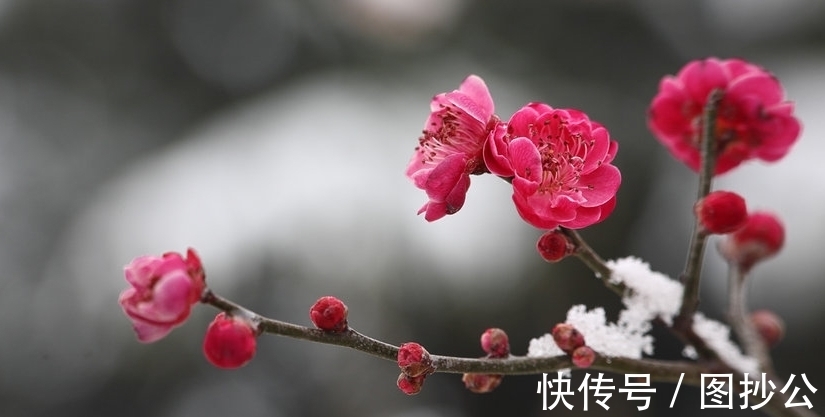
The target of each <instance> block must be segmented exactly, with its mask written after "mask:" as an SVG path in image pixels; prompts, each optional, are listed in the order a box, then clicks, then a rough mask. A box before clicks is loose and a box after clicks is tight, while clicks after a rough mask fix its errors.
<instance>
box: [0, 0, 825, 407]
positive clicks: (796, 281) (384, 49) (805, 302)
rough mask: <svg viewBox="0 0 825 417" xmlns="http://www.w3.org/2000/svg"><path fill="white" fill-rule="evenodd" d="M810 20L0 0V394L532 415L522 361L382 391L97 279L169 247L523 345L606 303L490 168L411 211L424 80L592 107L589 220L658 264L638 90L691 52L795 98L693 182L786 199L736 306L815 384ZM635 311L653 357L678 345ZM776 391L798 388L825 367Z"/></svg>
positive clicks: (461, 5)
mask: <svg viewBox="0 0 825 417" xmlns="http://www.w3.org/2000/svg"><path fill="white" fill-rule="evenodd" d="M823 18H825V3H822V2H820V1H816V0H786V1H782V2H777V1H769V0H759V1H753V0H704V1H672V2H659V1H655V0H635V1H634V0H625V1H619V0H614V1H608V0H586V1H576V2H562V1H545V0H516V1H508V2H503V1H501V2H494V1H472V0H421V1H415V2H412V1H405V0H234V1H231V2H227V1H219V0H199V1H198V0H168V1H162V0H106V1H103V0H75V1H58V0H0V268H1V269H0V271H2V272H0V305H2V313H3V314H2V315H0V416H3V417H16V416H32V417H39V416H55V415H59V416H96V415H101V416H103V415H107V416H108V415H112V416H115V415H116V416H161V417H165V416H169V417H172V416H175V417H190V416H225V415H232V416H239V417H246V416H250V417H255V416H270V417H273V416H316V415H342V416H361V415H366V416H399V417H412V416H414V417H426V416H487V415H490V416H492V415H522V416H534V415H535V416H537V415H544V414H546V412H542V411H541V399H540V397H539V396H538V395H537V394H535V388H536V382H537V381H538V380H539V379H540V376H523V377H507V378H505V380H504V382H503V384H502V386H501V387H499V389H498V390H497V391H496V392H494V393H492V394H489V395H474V394H471V393H469V392H467V391H466V390H465V389H464V388H463V386H462V384H461V382H460V381H459V377H458V376H455V375H442V374H439V375H435V376H433V377H430V378H429V379H428V380H427V383H426V385H425V387H424V390H423V392H422V393H421V394H420V395H418V396H416V397H406V396H404V395H403V394H401V393H400V392H399V391H398V390H397V389H396V388H395V378H396V376H397V374H398V370H397V368H396V367H395V365H394V364H392V363H390V362H385V361H382V360H379V359H375V358H372V357H368V356H366V355H363V354H361V353H358V352H354V351H350V350H345V349H340V348H334V347H329V346H320V345H312V344H308V343H305V342H297V341H294V340H289V339H285V338H281V337H275V336H264V337H262V338H260V339H259V351H258V355H257V356H256V358H255V360H254V361H253V362H252V363H251V364H250V365H249V366H247V367H245V368H242V369H240V370H236V371H229V372H228V371H221V370H218V369H215V368H213V367H211V366H210V365H209V364H208V363H207V362H206V361H205V360H204V359H203V358H202V354H201V350H200V349H201V347H200V345H201V338H202V334H203V330H204V329H205V327H206V324H207V323H208V322H209V321H210V320H211V318H212V317H213V316H214V314H215V311H214V310H213V309H210V308H206V307H198V308H196V309H195V311H194V313H193V315H192V317H191V318H190V320H189V321H188V322H187V323H186V325H185V326H184V327H181V328H179V329H177V330H175V331H174V332H173V333H172V334H171V335H170V336H169V337H167V338H166V339H164V340H162V341H161V342H158V343H156V344H153V345H141V344H139V343H137V342H136V340H135V338H134V335H133V334H132V331H131V328H130V326H129V323H128V321H127V320H126V319H125V317H124V316H123V315H122V313H121V312H120V309H119V306H118V305H117V302H116V300H117V295H118V293H119V292H120V290H121V289H122V288H124V287H125V282H124V280H123V277H122V267H123V265H124V264H126V263H127V262H129V260H131V259H132V258H133V257H135V256H137V255H141V254H147V253H155V254H157V253H162V252H165V251H170V250H174V251H184V250H185V249H186V248H187V247H190V246H191V247H194V248H196V249H197V250H198V251H199V253H200V254H201V256H202V258H203V260H204V263H205V267H206V270H207V276H208V281H209V283H210V286H212V287H213V288H214V289H215V290H216V291H218V292H219V293H221V294H224V295H226V296H229V297H230V298H232V299H234V300H237V301H238V302H240V303H242V304H244V305H246V306H248V307H250V308H252V309H253V310H256V311H258V312H260V313H261V314H264V315H268V316H272V317H276V318H280V319H283V320H288V321H293V322H297V323H302V324H308V322H309V321H308V318H307V310H308V308H309V306H310V305H311V304H312V302H313V301H314V300H315V299H317V298H318V297H320V296H322V295H327V294H334V295H337V296H339V297H340V298H342V299H343V300H344V301H345V302H347V304H348V305H349V306H350V314H351V315H350V323H351V324H352V326H353V327H355V328H356V329H358V330H361V331H363V332H364V333H367V334H370V335H372V336H375V337H377V338H380V339H382V340H385V341H388V342H391V343H395V344H399V343H403V342H405V341H409V340H415V341H418V342H420V343H422V344H423V345H424V346H426V347H427V348H428V349H429V350H430V351H431V352H436V353H441V354H451V355H465V356H478V355H480V354H481V350H480V348H479V347H478V336H479V335H480V334H481V332H482V331H483V330H484V329H485V328H487V327H491V326H497V327H502V328H504V329H506V330H507V331H508V333H509V334H510V338H511V343H512V347H513V350H514V352H515V353H518V354H523V353H524V352H525V351H526V349H527V343H528V341H529V340H530V338H532V337H536V336H539V335H541V334H543V333H544V332H546V331H548V330H549V329H550V328H551V326H552V325H553V324H554V323H556V322H559V321H563V320H564V314H565V312H566V311H567V309H568V308H569V307H570V306H571V305H572V304H576V303H584V304H586V305H588V306H589V307H591V308H592V307H595V306H599V305H602V306H606V307H607V308H608V310H609V311H612V312H615V311H617V308H618V307H619V306H618V302H617V300H616V299H615V297H614V296H612V294H610V293H608V291H606V290H605V289H604V288H603V287H602V286H601V285H600V284H599V283H598V281H596V280H594V279H593V278H592V275H591V274H590V273H589V272H588V271H587V270H586V269H585V268H584V267H582V266H581V265H579V264H577V263H576V262H575V261H573V260H570V261H567V262H563V263H561V264H556V265H548V264H545V263H543V262H542V261H541V260H540V259H539V258H538V256H537V254H536V253H535V250H534V249H533V245H534V242H535V239H536V238H537V237H538V235H539V233H540V232H539V231H537V230H534V229H532V228H531V227H529V226H527V225H526V224H524V223H523V222H522V221H521V220H520V219H519V218H518V216H517V215H516V213H515V210H514V208H513V207H512V204H511V202H510V197H509V196H510V191H509V189H508V185H507V184H506V183H504V182H502V181H500V180H496V179H495V178H492V177H489V176H485V177H480V178H474V179H473V185H472V187H471V189H470V192H469V195H468V200H467V203H466V205H465V207H464V209H462V211H461V212H460V213H459V214H458V215H455V216H451V217H448V218H446V219H443V220H440V221H438V222H436V223H432V224H428V223H426V222H425V221H424V220H423V219H422V218H421V217H416V216H415V211H416V210H417V209H418V208H419V207H420V205H421V204H422V203H423V202H424V200H425V197H424V194H423V193H422V192H421V191H419V190H416V189H415V188H414V187H413V186H412V185H411V184H410V183H409V181H408V180H407V179H406V178H404V176H403V172H404V168H405V167H406V163H407V161H408V158H409V157H410V155H411V153H412V148H413V147H414V146H415V143H416V142H415V141H416V138H417V137H418V133H419V131H420V129H421V127H422V125H423V122H424V120H425V118H426V116H427V110H428V103H429V99H430V97H431V96H432V95H433V94H435V93H437V92H441V91H447V90H451V89H454V88H456V87H457V85H458V84H459V83H460V82H461V80H462V79H463V78H464V77H465V76H466V75H467V74H470V73H476V74H479V75H481V76H482V77H484V78H485V80H486V81H487V83H488V86H489V87H490V90H491V92H492V94H493V97H494V98H495V100H496V106H497V108H496V111H497V113H498V114H499V115H501V116H502V117H505V118H506V117H508V116H509V115H510V114H511V113H512V112H513V111H514V110H516V109H517V108H518V107H519V106H520V105H522V104H523V103H525V102H528V101H534V100H540V101H545V102H548V103H550V104H552V105H554V106H558V107H575V108H580V109H583V110H585V111H586V112H588V114H589V115H590V116H591V118H593V119H595V120H598V121H600V122H602V123H603V124H605V125H606V126H607V127H608V129H609V130H610V132H611V135H612V136H613V137H614V138H615V139H616V140H618V141H619V142H620V150H619V156H618V158H617V160H616V164H617V165H618V166H619V167H620V168H621V169H622V173H623V178H624V181H623V185H622V189H621V191H620V194H619V206H618V208H617V210H616V212H615V213H614V215H612V216H611V217H610V218H609V219H608V220H607V221H606V222H604V223H602V224H600V225H598V226H596V227H593V228H590V229H588V230H586V231H584V235H585V236H586V237H587V238H588V240H589V241H590V242H591V244H592V245H593V246H594V247H595V248H596V249H597V250H598V251H599V252H600V253H601V254H602V255H603V256H605V257H607V258H614V257H619V256H627V255H630V254H634V255H637V256H640V257H642V258H644V259H646V260H648V261H649V262H650V263H651V264H652V266H653V268H654V269H656V270H659V271H662V272H665V273H667V274H670V275H676V274H678V272H679V271H680V269H681V268H682V266H683V257H684V253H685V251H686V247H687V235H688V233H689V229H690V227H691V223H692V220H691V208H690V207H691V204H692V202H691V197H692V196H693V195H694V188H695V178H694V176H693V174H692V173H691V172H689V171H688V170H687V169H686V168H684V167H683V166H681V165H679V164H678V163H676V162H675V161H674V160H673V159H672V158H671V157H670V156H669V155H668V154H667V152H666V151H665V150H664V149H663V148H661V147H660V146H659V145H658V144H657V143H656V141H655V140H654V139H653V138H652V136H651V135H650V134H649V133H648V132H647V130H646V128H645V110H646V107H647V105H648V103H649V101H650V99H651V98H652V96H653V95H654V94H655V92H656V88H657V84H658V81H659V79H660V78H661V77H662V76H663V75H664V74H668V73H674V72H675V71H677V70H678V69H679V68H680V67H681V66H682V65H683V64H684V63H685V62H687V61H688V60H690V59H696V58H702V57H706V56H711V55H713V56H719V57H731V56H740V57H745V58H747V59H749V60H752V61H754V62H757V63H760V64H762V65H764V66H765V67H767V68H769V69H770V70H771V71H773V72H774V73H775V74H777V76H779V78H780V79H781V80H782V81H783V82H784V84H785V86H786V88H787V90H788V95H789V97H790V98H792V99H793V100H795V101H796V102H797V106H798V107H797V108H798V115H799V117H800V118H801V119H802V122H803V125H804V132H803V136H802V138H801V139H800V142H799V143H798V144H797V146H796V147H795V148H794V150H793V151H792V153H791V154H790V155H789V156H788V157H787V158H786V159H785V160H783V161H782V162H780V163H778V164H774V165H771V166H767V165H764V164H760V163H751V164H749V165H748V166H746V167H743V168H742V169H739V170H737V171H736V172H734V173H731V174H730V175H726V176H724V177H723V178H722V179H721V180H720V182H719V184H718V187H726V188H730V189H734V190H737V191H740V192H741V193H742V194H743V195H745V196H746V198H747V199H748V202H749V204H750V205H751V207H753V208H761V209H771V210H774V211H776V212H778V213H779V214H780V215H781V216H782V218H783V219H785V220H786V223H787V235H788V242H787V245H786V250H785V251H784V252H783V253H782V254H781V255H780V256H779V257H777V258H776V259H775V260H772V261H770V262H768V263H766V264H765V265H763V266H761V267H760V268H758V270H757V271H756V273H755V274H754V276H753V282H752V284H753V285H752V287H751V291H750V294H751V298H750V304H751V305H752V306H753V307H758V308H770V309H773V310H775V311H776V312H777V313H779V314H780V315H781V316H783V317H784V318H785V319H786V320H787V322H788V332H787V337H786V339H785V340H784V341H783V342H782V344H780V345H779V346H778V347H777V348H776V349H775V358H776V366H777V368H778V369H779V371H780V373H781V374H783V375H786V376H787V375H789V374H791V373H794V374H797V375H799V374H801V373H806V374H807V376H808V378H809V380H810V381H811V383H812V384H813V385H814V386H815V387H816V388H823V386H825V369H823V365H822V361H821V360H819V358H820V356H821V353H820V352H821V351H822V350H823V348H825V341H823V339H822V338H821V337H818V335H819V334H820V333H821V332H822V330H823V320H822V316H823V312H825V310H824V309H823V304H822V302H821V301H820V298H821V297H822V295H823V294H825V274H823V272H822V271H823V270H825V260H823V258H822V256H821V255H820V252H821V249H820V248H822V247H823V246H824V245H825V234H823V233H822V231H823V224H825V217H824V216H825V214H823V213H825V185H823V180H822V178H823V176H825V166H823V164H822V163H821V159H822V158H823V157H824V156H825V145H823V144H822V141H821V138H822V136H823V134H825V122H824V121H823V119H822V117H821V115H822V114H823V112H825V76H824V75H823V74H825V49H823V48H825V27H823V26H822V25H821V21H822V19H823ZM707 259H708V264H707V266H706V279H705V285H704V287H703V292H702V296H703V306H702V308H703V310H704V311H706V312H707V314H708V315H710V316H712V317H714V318H717V319H721V318H722V317H723V315H722V308H723V304H722V303H723V300H724V298H725V283H724V279H723V277H724V270H723V267H722V265H721V263H720V262H719V260H718V256H717V255H716V254H715V253H714V251H712V250H711V251H709V252H708V254H707ZM655 334H656V335H657V337H658V339H657V346H656V347H657V357H663V358H675V357H678V355H679V352H680V350H681V347H680V346H679V345H678V343H677V342H676V341H674V340H673V338H672V337H670V336H669V335H667V333H666V332H660V331H657V332H656V333H655ZM580 377H581V375H580V374H578V375H576V376H575V378H574V380H578V378H580ZM614 377H615V378H618V379H617V382H619V381H620V378H621V376H614ZM796 386H799V387H800V388H801V391H800V395H803V394H804V395H807V396H808V398H810V399H811V400H812V401H813V403H814V411H819V412H820V413H821V412H822V410H821V408H822V407H825V403H823V401H822V399H821V396H822V392H819V395H817V394H813V393H811V392H809V391H808V390H807V388H806V387H805V386H804V384H803V383H802V382H801V381H800V379H799V377H798V376H797V379H796ZM656 387H657V389H658V391H657V394H656V395H655V396H654V400H653V403H652V410H651V411H649V412H648V414H650V415H674V414H675V415H693V414H695V413H696V411H698V410H699V397H698V391H696V390H690V389H685V388H683V389H682V391H681V393H680V396H679V399H678V401H677V407H676V409H674V410H669V409H668V408H667V407H668V405H669V402H670V397H671V394H672V392H673V387H672V386H671V385H666V384H665V385H656ZM581 400H582V398H581V394H577V395H576V397H574V405H576V410H580V409H581ZM609 404H610V405H611V409H610V411H609V415H611V416H614V415H632V414H635V412H636V411H635V405H636V404H635V403H633V402H630V401H626V399H625V398H623V397H622V396H614V397H613V398H612V399H611V400H610V402H609ZM736 412H738V410H737V411H725V412H724V414H725V415H732V414H734V413H736ZM587 414H588V415H607V414H608V413H606V412H604V411H602V410H601V409H600V408H599V407H595V406H594V404H592V403H591V410H590V411H588V412H587ZM706 414H709V415H712V414H714V413H710V412H706ZM719 414H722V413H719ZM746 414H747V415H756V414H758V413H757V412H748V413H746Z"/></svg>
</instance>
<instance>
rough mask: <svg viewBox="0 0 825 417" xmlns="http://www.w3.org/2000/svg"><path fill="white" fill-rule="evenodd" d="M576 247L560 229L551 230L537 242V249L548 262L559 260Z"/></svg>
mask: <svg viewBox="0 0 825 417" xmlns="http://www.w3.org/2000/svg"><path fill="white" fill-rule="evenodd" d="M575 249H576V247H575V246H574V245H573V243H572V242H570V239H568V238H567V236H565V234H564V233H562V231H561V230H559V229H553V230H549V231H547V232H546V233H544V234H543V235H541V237H540V238H539V240H538V242H536V250H538V252H539V255H541V257H542V258H543V259H544V260H545V261H547V262H558V261H560V260H562V259H564V258H565V257H567V256H568V255H570V254H572V253H573V251H574V250H575Z"/></svg>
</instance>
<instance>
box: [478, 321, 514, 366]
mask: <svg viewBox="0 0 825 417" xmlns="http://www.w3.org/2000/svg"><path fill="white" fill-rule="evenodd" d="M481 348H482V349H484V351H485V352H487V354H488V355H490V357H491V358H506V357H507V356H509V355H510V339H509V338H508V337H507V333H505V332H504V330H501V329H498V328H495V327H494V328H490V329H487V330H485V331H484V333H482V334H481Z"/></svg>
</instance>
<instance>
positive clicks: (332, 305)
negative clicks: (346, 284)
mask: <svg viewBox="0 0 825 417" xmlns="http://www.w3.org/2000/svg"><path fill="white" fill-rule="evenodd" d="M309 318H310V319H311V320H312V323H313V324H315V327H317V328H319V329H321V330H326V331H328V332H344V331H346V330H347V329H348V328H349V327H348V325H347V306H346V305H345V304H344V303H343V302H342V301H341V300H339V299H337V298H335V297H332V296H326V297H321V298H319V299H318V301H316V302H315V304H313V305H312V308H310V309H309Z"/></svg>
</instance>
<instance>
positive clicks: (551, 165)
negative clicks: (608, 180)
mask: <svg viewBox="0 0 825 417" xmlns="http://www.w3.org/2000/svg"><path fill="white" fill-rule="evenodd" d="M572 128H573V129H572V130H578V129H577V126H573V127H572ZM530 135H531V139H532V140H533V142H534V143H536V146H537V148H538V151H539V154H540V155H541V168H542V176H541V184H540V185H539V189H538V192H539V193H549V194H556V193H560V192H563V193H568V192H578V191H579V189H578V186H577V185H578V182H579V178H581V174H582V170H583V168H584V161H585V159H586V158H587V154H588V152H589V151H590V149H592V148H593V145H594V143H593V140H592V139H588V138H585V137H584V136H583V135H582V133H581V132H576V131H571V126H569V125H568V123H567V122H565V121H562V120H559V117H558V115H553V120H546V121H545V122H544V123H543V124H542V125H541V126H538V127H537V126H535V125H531V126H530Z"/></svg>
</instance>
